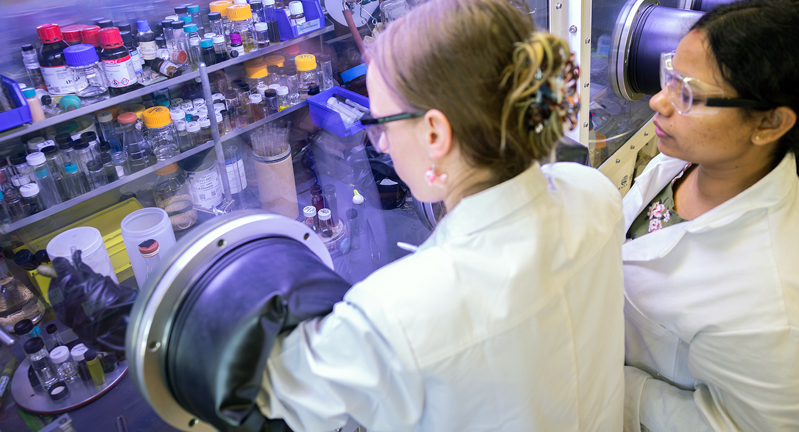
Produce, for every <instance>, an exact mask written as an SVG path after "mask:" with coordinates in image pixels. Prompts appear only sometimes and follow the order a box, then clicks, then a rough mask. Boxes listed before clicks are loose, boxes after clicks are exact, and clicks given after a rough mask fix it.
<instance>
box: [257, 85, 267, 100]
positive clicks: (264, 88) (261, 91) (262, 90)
mask: <svg viewBox="0 0 799 432" xmlns="http://www.w3.org/2000/svg"><path fill="white" fill-rule="evenodd" d="M268 89H269V86H268V85H266V84H258V87H256V88H255V90H256V91H257V92H258V94H259V95H261V97H264V93H266V91H267V90H268Z"/></svg>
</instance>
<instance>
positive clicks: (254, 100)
mask: <svg viewBox="0 0 799 432" xmlns="http://www.w3.org/2000/svg"><path fill="white" fill-rule="evenodd" d="M262 102H263V98H261V95H259V94H258V93H256V94H252V95H250V113H252V120H253V122H257V121H258V120H263V119H264V107H263V105H262V104H261V103H262Z"/></svg>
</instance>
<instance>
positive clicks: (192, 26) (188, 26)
mask: <svg viewBox="0 0 799 432" xmlns="http://www.w3.org/2000/svg"><path fill="white" fill-rule="evenodd" d="M183 31H184V32H186V33H194V32H196V31H197V24H186V25H184V26H183Z"/></svg>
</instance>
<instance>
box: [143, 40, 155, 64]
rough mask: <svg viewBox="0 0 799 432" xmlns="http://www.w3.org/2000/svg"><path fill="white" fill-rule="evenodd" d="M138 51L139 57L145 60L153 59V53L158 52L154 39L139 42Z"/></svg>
mask: <svg viewBox="0 0 799 432" xmlns="http://www.w3.org/2000/svg"><path fill="white" fill-rule="evenodd" d="M139 51H140V54H141V57H142V58H143V59H144V60H145V61H148V60H155V55H156V53H157V52H158V45H156V44H155V41H152V42H139Z"/></svg>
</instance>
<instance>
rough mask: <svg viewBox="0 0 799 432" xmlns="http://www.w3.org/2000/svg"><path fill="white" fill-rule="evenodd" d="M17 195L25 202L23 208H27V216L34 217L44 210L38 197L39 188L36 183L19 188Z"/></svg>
mask: <svg viewBox="0 0 799 432" xmlns="http://www.w3.org/2000/svg"><path fill="white" fill-rule="evenodd" d="M19 194H20V195H22V199H23V200H25V206H26V207H27V211H26V213H27V214H28V215H34V214H36V213H39V212H40V211H42V210H44V209H45V208H46V207H45V206H44V203H43V202H42V199H41V197H40V196H39V186H38V185H37V184H36V183H28V184H25V185H22V186H20V187H19Z"/></svg>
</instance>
